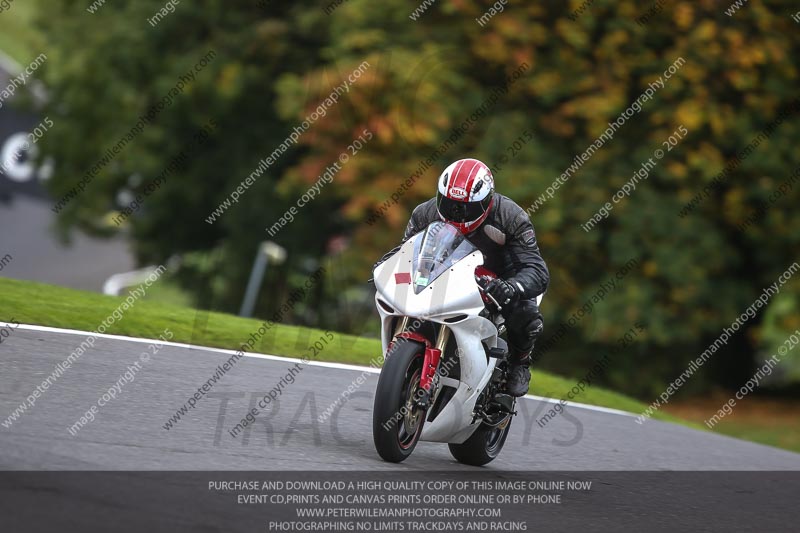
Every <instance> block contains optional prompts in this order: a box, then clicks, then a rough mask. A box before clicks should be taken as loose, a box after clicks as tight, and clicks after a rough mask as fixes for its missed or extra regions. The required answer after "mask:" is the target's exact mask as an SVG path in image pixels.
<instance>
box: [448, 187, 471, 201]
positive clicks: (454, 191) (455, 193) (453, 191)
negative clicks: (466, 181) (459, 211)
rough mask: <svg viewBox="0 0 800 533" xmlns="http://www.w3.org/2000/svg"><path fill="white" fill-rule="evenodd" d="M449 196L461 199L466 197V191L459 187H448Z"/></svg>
mask: <svg viewBox="0 0 800 533" xmlns="http://www.w3.org/2000/svg"><path fill="white" fill-rule="evenodd" d="M450 197H451V198H453V199H454V200H461V199H463V198H466V197H467V191H465V190H464V189H462V188H461V187H450Z"/></svg>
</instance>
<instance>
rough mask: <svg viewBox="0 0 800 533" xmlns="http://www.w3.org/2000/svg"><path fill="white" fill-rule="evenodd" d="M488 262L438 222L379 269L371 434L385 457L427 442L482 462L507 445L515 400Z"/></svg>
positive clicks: (399, 455) (406, 452) (395, 456)
mask: <svg viewBox="0 0 800 533" xmlns="http://www.w3.org/2000/svg"><path fill="white" fill-rule="evenodd" d="M483 262H484V258H483V254H482V253H481V252H480V251H479V250H478V249H477V248H476V247H475V246H474V245H473V244H472V243H471V242H470V241H468V240H467V239H466V238H465V237H464V236H463V235H462V234H461V232H460V231H458V229H457V228H455V227H454V226H452V225H450V224H446V223H444V222H433V223H431V224H430V225H429V226H428V227H427V228H426V229H425V230H424V231H422V232H420V233H418V234H417V235H415V236H414V237H412V238H410V239H408V240H407V241H406V242H405V243H404V244H403V246H402V247H401V248H400V250H399V251H398V252H397V253H395V254H394V255H393V256H391V257H390V258H389V259H387V260H386V261H384V262H383V263H381V264H380V265H378V267H377V268H376V269H375V272H374V276H375V278H374V279H375V287H376V289H377V293H376V295H375V301H376V304H377V308H378V313H379V314H380V317H381V340H382V345H383V353H384V354H385V362H384V365H383V369H382V370H381V374H380V378H379V380H378V388H377V391H376V393H375V404H374V408H373V415H372V433H373V439H374V442H375V448H376V450H377V451H378V454H379V455H380V456H381V457H382V458H383V459H385V460H386V461H391V462H400V461H403V460H405V459H406V458H407V457H408V456H409V455H411V452H412V451H414V448H415V447H416V445H417V442H419V441H420V440H424V441H431V442H446V443H448V445H449V447H450V453H452V455H453V457H455V458H456V459H457V460H458V461H460V462H462V463H465V464H470V465H476V466H478V465H483V464H486V463H488V462H489V461H492V460H493V459H494V458H495V457H497V456H498V454H499V453H500V451H501V450H502V448H503V445H504V444H505V441H506V437H507V436H508V431H509V429H510V428H511V420H512V417H513V416H514V414H516V412H515V410H514V408H515V404H516V399H515V398H513V397H511V396H509V395H508V394H505V393H504V390H505V383H506V370H507V366H508V362H507V357H508V347H507V344H506V342H505V341H504V340H503V339H502V338H500V334H502V333H503V332H504V331H505V326H504V325H503V319H502V317H501V316H500V311H501V307H500V305H498V303H497V302H496V301H494V299H493V298H491V296H490V295H489V294H488V293H486V292H485V291H484V290H483V289H484V287H485V285H486V283H488V282H489V281H490V280H491V279H493V278H494V277H496V276H495V275H494V274H493V273H492V272H490V271H489V270H487V269H486V268H484V267H483V266H482V265H483ZM540 299H541V297H540Z"/></svg>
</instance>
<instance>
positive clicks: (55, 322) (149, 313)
mask: <svg viewBox="0 0 800 533" xmlns="http://www.w3.org/2000/svg"><path fill="white" fill-rule="evenodd" d="M123 300H124V298H122V297H112V296H104V295H101V294H96V293H91V292H84V291H76V290H72V289H65V288H63V287H55V286H52V285H45V284H41V283H32V282H28V281H17V280H10V279H4V278H0V320H3V321H10V320H11V319H14V320H16V321H17V322H20V323H23V324H36V325H44V326H52V327H60V328H70V329H79V330H86V331H95V330H96V329H97V327H98V326H99V325H100V324H101V323H102V322H103V321H104V320H106V318H107V317H108V316H109V315H111V313H113V312H114V310H116V309H117V308H118V307H119V306H120V304H121V303H122V301H123ZM261 324H262V321H260V320H253V319H244V318H240V317H236V316H233V315H227V314H223V313H206V312H201V311H197V310H195V309H191V308H188V307H182V306H178V305H170V304H164V303H163V302H154V301H148V300H147V299H146V297H145V298H144V299H142V300H139V301H137V302H136V303H135V304H134V305H133V307H132V308H131V309H129V310H128V311H125V313H124V316H123V318H122V319H121V320H117V321H115V322H114V324H113V325H111V327H109V328H108V330H107V331H106V333H108V334H114V335H127V336H130V337H143V338H153V337H157V336H158V335H159V334H160V333H162V332H163V331H164V328H169V329H170V330H171V331H172V332H173V333H174V338H173V341H175V342H185V343H191V344H199V345H203V346H212V347H217V348H229V349H237V348H238V347H239V346H240V345H241V344H242V343H243V342H246V341H247V339H248V338H249V337H250V335H251V334H252V333H253V332H255V331H257V330H258V328H259V326H260V325H261ZM376 333H377V332H376ZM323 334H324V331H322V330H317V329H311V328H300V327H296V326H289V325H283V324H277V325H275V326H274V327H273V328H271V329H270V330H269V331H268V332H267V334H266V335H264V336H263V338H262V339H260V341H259V342H258V343H256V348H255V350H254V351H257V352H260V353H269V354H274V355H283V356H290V357H300V356H305V355H309V356H310V355H311V354H310V353H309V352H308V346H309V344H312V343H313V342H314V341H316V340H318V339H319V338H320V336H321V335H323ZM380 353H381V347H380V341H379V340H378V339H376V338H366V337H355V336H353V335H346V334H339V333H336V334H335V338H334V340H333V342H332V344H331V345H330V346H329V347H328V348H326V349H324V350H323V351H322V353H321V354H320V355H319V356H318V357H317V358H316V359H317V360H322V361H335V362H341V363H353V364H360V365H368V364H369V362H370V361H371V360H372V359H374V358H375V357H377V356H379V355H380ZM575 383H576V380H575V379H570V378H565V377H561V376H556V375H553V374H548V373H545V372H540V371H534V373H533V381H532V387H531V393H532V394H537V395H542V396H550V397H554V398H561V397H563V396H565V395H566V393H567V392H568V391H569V390H570V389H571V388H572V387H573V386H575ZM574 401H577V402H582V403H588V404H592V405H599V406H603V407H611V408H614V409H621V410H625V411H630V412H633V413H639V412H641V411H643V410H644V409H645V407H646V406H645V405H644V404H642V403H641V402H638V401H636V400H633V399H631V398H629V397H627V396H624V395H622V394H619V393H616V392H613V391H610V390H605V389H602V388H600V387H596V386H592V387H588V388H587V389H585V391H584V392H583V393H582V394H580V395H579V396H577V397H575V399H574ZM542 414H544V413H542ZM655 418H660V419H662V420H670V421H678V422H679V420H678V419H676V418H674V417H672V416H671V415H668V414H662V413H657V414H656V416H655Z"/></svg>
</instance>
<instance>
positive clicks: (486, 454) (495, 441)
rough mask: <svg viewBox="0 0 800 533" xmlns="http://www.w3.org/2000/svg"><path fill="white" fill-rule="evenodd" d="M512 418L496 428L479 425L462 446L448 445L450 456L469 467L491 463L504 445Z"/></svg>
mask: <svg viewBox="0 0 800 533" xmlns="http://www.w3.org/2000/svg"><path fill="white" fill-rule="evenodd" d="M512 418H513V417H511V416H509V417H508V420H507V421H506V422H505V424H501V425H500V426H497V427H493V426H489V425H487V424H481V426H480V427H479V428H478V429H476V430H475V433H473V434H472V435H471V436H470V438H468V439H467V440H465V441H464V442H463V443H462V444H448V447H449V448H450V454H451V455H452V456H453V457H454V458H455V459H456V461H458V462H459V463H464V464H465V465H471V466H483V465H485V464H486V463H489V462H491V461H493V460H494V459H495V458H496V457H497V456H498V455H500V451H501V450H502V449H503V445H504V444H505V443H506V438H507V437H508V432H509V430H511V420H512Z"/></svg>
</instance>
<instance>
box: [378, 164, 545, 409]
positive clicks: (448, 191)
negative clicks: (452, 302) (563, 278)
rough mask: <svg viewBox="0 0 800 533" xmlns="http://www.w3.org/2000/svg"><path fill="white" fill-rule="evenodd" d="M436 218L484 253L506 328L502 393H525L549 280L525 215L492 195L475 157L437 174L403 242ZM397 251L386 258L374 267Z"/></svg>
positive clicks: (490, 179) (487, 175) (488, 178)
mask: <svg viewBox="0 0 800 533" xmlns="http://www.w3.org/2000/svg"><path fill="white" fill-rule="evenodd" d="M436 220H444V221H446V222H449V223H450V224H452V225H454V226H455V227H457V228H458V229H459V230H460V231H461V233H463V234H464V235H465V236H466V238H467V239H468V240H469V241H470V242H472V244H474V245H475V246H476V247H477V248H478V249H479V250H480V251H481V252H482V253H483V255H484V257H485V264H484V266H485V267H486V268H488V269H489V270H492V271H493V272H495V273H497V274H498V276H499V277H498V278H496V279H494V280H492V281H491V282H490V283H489V284H488V285H487V287H486V289H487V292H488V293H489V294H491V295H492V297H494V299H495V300H496V301H497V302H498V303H499V304H500V305H501V306H502V308H503V309H502V315H503V318H504V319H505V323H506V328H507V329H508V344H509V359H508V360H509V371H508V381H507V384H506V391H507V392H508V394H510V395H511V396H523V395H525V394H526V393H527V392H528V385H529V384H530V380H531V372H530V368H529V366H530V363H531V352H532V351H533V345H534V343H535V342H536V339H537V338H538V337H539V335H540V334H541V332H542V329H543V327H544V323H543V322H542V315H541V313H539V306H538V305H537V304H536V297H537V296H539V295H540V294H543V293H544V292H545V290H547V285H548V283H549V282H550V273H549V272H548V270H547V265H546V264H545V262H544V259H542V255H541V254H540V253H539V246H538V244H537V242H536V232H535V231H534V229H533V225H532V224H531V220H530V218H529V217H528V214H527V213H526V212H525V210H523V209H522V208H521V207H520V206H519V205H517V204H516V203H515V202H514V201H513V200H512V199H510V198H508V197H507V196H504V195H502V194H500V193H496V192H495V191H494V178H493V176H492V172H491V170H489V167H488V166H486V165H485V164H484V163H482V162H480V161H478V160H477V159H459V160H458V161H456V162H454V163H452V164H451V165H449V166H448V167H447V168H446V169H444V172H442V174H441V176H439V180H438V190H437V194H436V197H435V198H431V199H430V200H427V201H426V202H423V203H421V204H420V205H418V206H417V207H416V208H415V209H414V211H413V212H412V214H411V220H409V222H408V226H407V227H406V231H405V234H404V236H403V241H402V242H405V241H406V240H408V239H409V238H411V237H412V236H414V235H416V234H417V233H419V232H420V231H422V230H424V229H425V228H426V227H427V226H428V225H429V224H430V223H431V222H434V221H436ZM399 249H400V247H399V246H398V247H397V248H395V249H393V250H392V251H390V252H389V253H387V254H386V255H384V256H383V258H381V260H380V261H379V262H378V263H377V264H380V263H381V262H383V261H385V260H386V259H387V258H388V257H390V256H391V255H392V254H394V253H395V252H397V250H399ZM377 264H376V266H377Z"/></svg>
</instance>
